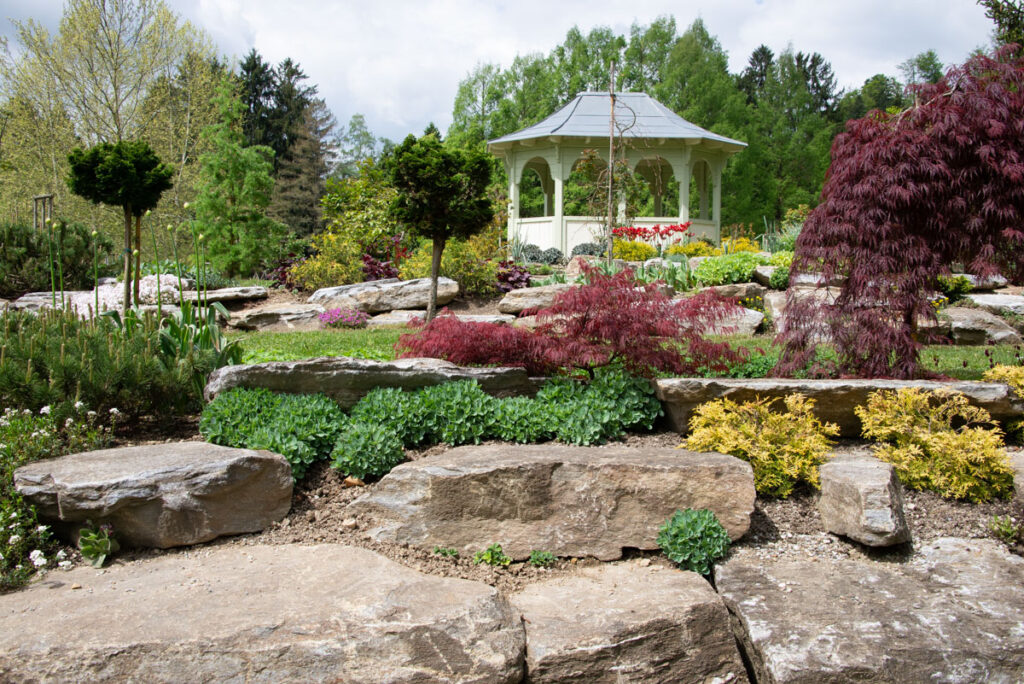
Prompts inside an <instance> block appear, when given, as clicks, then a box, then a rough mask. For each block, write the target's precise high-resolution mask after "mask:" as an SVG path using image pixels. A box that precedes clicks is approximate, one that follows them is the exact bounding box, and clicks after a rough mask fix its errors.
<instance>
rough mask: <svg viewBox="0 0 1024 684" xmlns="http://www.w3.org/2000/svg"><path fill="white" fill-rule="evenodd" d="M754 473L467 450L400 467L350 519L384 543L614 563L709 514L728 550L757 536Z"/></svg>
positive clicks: (657, 455) (649, 451)
mask: <svg viewBox="0 0 1024 684" xmlns="http://www.w3.org/2000/svg"><path fill="white" fill-rule="evenodd" d="M754 497H755V493H754V479H753V471H752V470H751V468H750V464H749V463H747V462H745V461H741V460H740V459H738V458H735V457H733V456H725V455H723V454H713V453H711V454H698V453H694V452H691V451H684V450H681V449H665V448H644V449H636V448H628V447H622V446H607V447H600V448H595V447H571V446H562V445H531V446H518V445H515V446H509V445H487V446H465V447H459V448H457V449H451V450H449V451H447V452H445V453H442V454H437V455H434V456H428V457H426V458H422V459H418V460H416V461H413V462H410V463H403V464H402V465H399V466H398V467H397V468H395V469H394V470H392V471H391V472H390V473H389V474H387V475H385V476H384V477H383V478H382V479H381V481H380V482H379V483H378V484H377V486H376V487H374V489H373V491H371V492H368V493H367V494H364V495H363V496H362V497H360V498H359V499H357V500H356V501H355V502H353V503H352V504H351V505H350V507H349V509H348V510H349V511H351V512H352V514H353V515H359V516H362V518H363V520H364V521H365V525H364V528H365V529H366V530H367V531H368V533H369V534H370V535H371V536H373V537H374V538H376V539H378V540H386V541H392V542H398V543H407V544H412V545H415V546H419V547H422V548H426V549H431V548H433V547H434V546H445V547H455V548H456V549H458V550H459V551H460V552H461V553H462V554H463V555H472V553H473V552H475V551H479V550H480V549H483V548H484V547H486V546H488V545H490V544H492V543H499V544H501V545H502V548H503V549H504V551H505V553H506V554H508V555H509V556H511V557H512V558H514V559H523V558H527V557H528V556H529V555H530V552H531V551H532V550H534V549H542V550H546V551H550V552H551V553H553V554H555V555H556V556H575V557H580V556H593V557H596V558H599V559H601V560H615V559H617V558H620V557H621V556H622V550H623V549H624V548H637V549H656V548H657V544H656V543H655V540H656V538H657V536H658V528H659V527H660V526H661V525H662V524H663V523H664V522H665V520H666V519H668V518H669V517H670V516H671V515H672V514H673V513H674V512H675V511H676V510H677V509H682V508H708V509H711V510H712V511H713V512H714V513H715V515H716V516H717V517H718V519H719V521H720V522H721V523H722V526H723V527H725V529H726V531H727V532H728V533H729V536H730V538H732V539H734V540H735V539H739V538H740V537H742V536H743V535H744V534H745V533H746V531H747V530H748V529H749V527H750V515H751V513H752V512H753V510H754Z"/></svg>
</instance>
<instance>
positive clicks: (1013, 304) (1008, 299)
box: [964, 294, 1024, 316]
mask: <svg viewBox="0 0 1024 684" xmlns="http://www.w3.org/2000/svg"><path fill="white" fill-rule="evenodd" d="M964 298H965V299H969V300H971V301H972V302H974V303H975V304H977V305H978V306H980V307H981V308H983V309H985V310H986V311H988V312H989V313H994V314H1001V313H1011V314H1017V315H1018V316H1024V296H1022V295H1010V294H968V295H965V296H964Z"/></svg>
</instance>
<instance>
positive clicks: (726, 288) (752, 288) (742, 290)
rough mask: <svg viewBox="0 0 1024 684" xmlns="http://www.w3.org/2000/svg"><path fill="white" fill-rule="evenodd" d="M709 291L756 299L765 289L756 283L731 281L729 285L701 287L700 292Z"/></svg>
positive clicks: (727, 295)
mask: <svg viewBox="0 0 1024 684" xmlns="http://www.w3.org/2000/svg"><path fill="white" fill-rule="evenodd" d="M704 291H710V292H714V293H716V294H718V295H721V296H722V297H729V298H731V299H757V298H758V297H763V296H764V293H765V289H764V287H763V286H761V285H758V284H757V283H731V284H729V285H713V286H711V287H704V288H701V292H704Z"/></svg>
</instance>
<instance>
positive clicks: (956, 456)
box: [855, 387, 1013, 502]
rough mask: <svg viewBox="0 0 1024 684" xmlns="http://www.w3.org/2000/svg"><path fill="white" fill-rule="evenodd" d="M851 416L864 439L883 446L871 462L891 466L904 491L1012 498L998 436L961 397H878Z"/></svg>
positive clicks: (917, 392)
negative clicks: (907, 488)
mask: <svg viewBox="0 0 1024 684" xmlns="http://www.w3.org/2000/svg"><path fill="white" fill-rule="evenodd" d="M855 411H856V413H857V416H858V417H859V418H860V420H861V423H862V425H863V435H864V437H865V438H867V439H874V440H878V441H880V442H882V444H879V445H877V446H876V447H875V449H874V451H875V456H877V457H878V458H880V459H881V460H883V461H886V462H888V463H891V464H892V465H893V468H895V470H896V473H897V475H899V478H900V480H901V481H902V482H903V484H905V485H906V486H907V487H910V488H911V489H927V490H931V491H933V492H937V493H938V494H940V495H942V496H943V497H946V498H950V499H966V500H968V501H973V502H981V501H989V500H991V499H994V498H1003V497H1006V496H1009V495H1010V494H1011V493H1012V492H1013V470H1012V469H1011V468H1010V463H1009V460H1008V459H1007V457H1006V451H1005V449H1004V448H1003V446H1004V445H1003V433H1002V431H1001V430H1000V429H999V428H998V427H997V426H996V425H995V424H994V423H993V422H992V417H991V415H989V412H988V411H986V410H985V409H983V408H980V407H977V406H972V405H971V404H970V403H969V402H968V400H967V397H965V396H964V395H963V394H960V393H958V392H950V391H937V392H926V391H923V390H921V389H919V388H916V387H915V388H904V389H899V390H896V391H895V392H890V391H878V392H872V393H871V395H870V396H868V403H867V405H865V406H858V407H857V408H856V409H855Z"/></svg>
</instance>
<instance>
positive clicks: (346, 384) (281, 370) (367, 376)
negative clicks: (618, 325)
mask: <svg viewBox="0 0 1024 684" xmlns="http://www.w3.org/2000/svg"><path fill="white" fill-rule="evenodd" d="M456 380H475V381H476V382H477V383H479V385H480V387H481V388H482V389H483V390H484V391H485V392H487V393H489V394H493V395H494V396H497V397H510V396H521V395H532V394H534V393H535V392H536V389H535V387H534V385H533V383H531V382H530V379H529V377H528V376H527V374H526V371H525V370H523V369H522V368H502V367H497V368H463V367H462V366H457V365H455V364H454V363H451V362H448V361H442V360H441V359H395V360H394V361H371V360H370V359H352V358H349V357H347V356H324V357H320V358H316V359H308V360H305V361H275V362H270V363H253V364H247V365H241V366H225V367H223V368H219V369H217V370H215V371H214V372H213V373H211V374H210V379H209V380H208V381H207V383H206V390H205V395H206V400H207V401H212V400H213V398H214V397H215V396H217V395H218V394H220V393H221V392H226V391H228V390H230V389H234V388H235V387H249V388H256V387H264V388H266V389H269V390H272V391H274V392H286V393H289V394H314V393H321V394H326V395H327V396H329V397H331V398H333V399H335V400H336V401H337V402H338V403H339V404H341V405H342V406H343V407H344V408H348V407H350V406H353V405H355V404H356V402H358V401H359V400H360V399H362V398H363V396H364V395H365V394H366V393H367V392H369V391H370V390H372V389H374V388H375V387H400V388H402V389H417V388H420V387H427V386H429V385H439V384H441V383H444V382H454V381H456Z"/></svg>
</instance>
